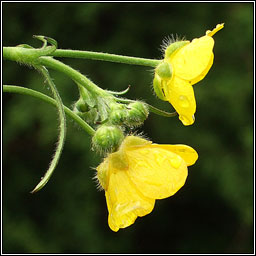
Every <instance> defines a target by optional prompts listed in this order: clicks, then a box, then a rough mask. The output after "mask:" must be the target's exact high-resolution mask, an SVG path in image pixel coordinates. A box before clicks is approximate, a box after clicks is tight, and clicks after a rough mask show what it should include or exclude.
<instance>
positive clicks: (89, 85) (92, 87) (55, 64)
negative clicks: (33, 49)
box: [38, 57, 109, 97]
mask: <svg viewBox="0 0 256 256" xmlns="http://www.w3.org/2000/svg"><path fill="white" fill-rule="evenodd" d="M38 63H39V64H40V65H43V66H46V67H49V68H52V69H54V70H57V71H60V72H63V73H65V74H66V75H67V76H69V77H70V78H71V79H72V80H74V81H75V82H76V83H78V84H81V85H82V86H84V87H85V88H86V89H87V90H88V91H90V92H91V93H92V94H96V95H99V96H103V97H104V96H109V94H108V93H107V92H105V91H104V90H103V89H101V88H99V87H98V86H97V85H96V84H94V83H93V82H92V81H91V80H89V79H88V78H87V77H86V76H84V75H82V74H81V73H80V72H78V71H76V70H75V69H73V68H71V67H70V66H68V65H66V64H64V63H62V62H61V61H58V60H55V59H53V58H52V57H40V58H38Z"/></svg>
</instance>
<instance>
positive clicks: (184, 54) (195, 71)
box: [153, 23, 224, 125]
mask: <svg viewBox="0 0 256 256" xmlns="http://www.w3.org/2000/svg"><path fill="white" fill-rule="evenodd" d="M223 27H224V23H222V24H218V25H217V26H216V28H214V29H213V30H212V31H210V30H208V31H206V35H205V36H202V37H200V38H195V39H193V40H192V42H189V41H178V42H175V43H172V44H170V45H169V46H168V47H167V48H166V50H165V56H164V60H163V62H162V63H161V64H160V65H159V66H158V67H157V68H156V72H155V77H154V81H153V84H154V89H155V92H156V94H157V96H158V97H159V98H160V99H162V100H166V101H169V102H170V103H171V104H172V105H173V107H174V108H175V110H176V111H177V113H178V114H179V119H180V120H181V121H182V123H183V124H184V125H191V124H193V123H194V120H195V118H194V113H195V112H196V101H195V96H194V90H193V87H192V85H193V84H195V83H198V82H199V81H201V80H202V79H203V78H204V77H205V76H206V74H207V73H208V71H209V70H210V68H211V66H212V64H213V46H214V40H213V38H212V36H213V35H214V34H215V33H216V32H218V31H219V30H220V29H222V28H223Z"/></svg>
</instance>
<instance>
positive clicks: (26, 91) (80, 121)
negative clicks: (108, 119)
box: [3, 85, 95, 136]
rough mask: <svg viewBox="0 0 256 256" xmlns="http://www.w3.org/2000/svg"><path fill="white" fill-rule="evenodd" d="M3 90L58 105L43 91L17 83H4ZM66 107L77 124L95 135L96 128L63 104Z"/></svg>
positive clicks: (67, 112) (68, 113)
mask: <svg viewBox="0 0 256 256" xmlns="http://www.w3.org/2000/svg"><path fill="white" fill-rule="evenodd" d="M3 92H10V93H19V94H23V95H29V96H32V97H34V98H37V99H40V100H42V101H44V102H46V103H49V104H51V105H53V106H56V105H57V103H56V101H55V100H54V99H53V98H51V97H49V96H47V95H45V94H43V93H41V92H37V91H35V90H32V89H28V88H25V87H21V86H15V85H4V86H3ZM63 107H64V111H65V113H66V114H67V115H68V116H69V117H70V118H72V119H73V120H74V121H75V122H76V123H77V124H79V125H80V126H81V128H82V129H83V130H84V131H85V132H87V133H88V134H89V135H91V136H93V135H94V133H95V130H94V129H93V128H92V127H91V126H90V125H88V124H87V123H86V122H85V121H84V120H83V119H82V118H81V117H79V116H78V115H76V114H75V113H74V112H73V111H72V110H70V109H69V108H68V107H66V106H63Z"/></svg>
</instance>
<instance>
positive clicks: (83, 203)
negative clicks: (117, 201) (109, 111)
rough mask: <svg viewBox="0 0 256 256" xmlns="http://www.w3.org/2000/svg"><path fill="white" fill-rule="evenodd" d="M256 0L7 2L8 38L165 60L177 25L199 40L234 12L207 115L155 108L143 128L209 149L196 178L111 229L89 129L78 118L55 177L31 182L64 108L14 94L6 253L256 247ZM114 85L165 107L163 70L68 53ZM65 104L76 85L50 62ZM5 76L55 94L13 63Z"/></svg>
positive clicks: (220, 40) (206, 97)
mask: <svg viewBox="0 0 256 256" xmlns="http://www.w3.org/2000/svg"><path fill="white" fill-rule="evenodd" d="M253 8H254V5H253V3H182V2H181V3H171V2H170V3H28V2H27V3H8V2H6V3H3V4H2V12H3V33H2V35H3V46H15V45H18V44H21V43H26V44H30V45H33V46H34V47H40V46H41V43H40V42H39V41H37V40H35V39H33V38H32V35H46V36H50V37H52V38H55V39H56V40H57V41H58V44H59V48H63V49H77V50H91V51H98V52H108V53H116V54H122V55H128V56H137V57H144V58H156V59H160V58H161V57H162V56H161V51H160V50H159V49H160V45H161V44H162V40H163V39H164V38H166V37H167V36H170V35H171V34H174V35H176V34H177V35H179V36H180V37H183V36H185V37H186V39H188V40H191V39H193V38H195V37H200V36H202V35H204V34H205V31H206V30H208V29H213V28H214V27H215V26H216V24H218V23H222V22H225V27H224V29H223V30H221V31H220V32H218V33H217V34H216V35H215V36H214V39H215V47H214V53H215V60H214V64H213V66H212V68H211V70H210V72H209V73H208V75H207V76H206V78H205V79H204V80H202V81H201V82H200V83H198V84H196V85H195V86H194V89H195V95H196V100H197V112H196V122H195V123H194V124H193V125H192V126H189V127H185V126H183V125H182V124H181V122H180V121H179V120H178V118H177V117H175V118H164V117H161V116H157V115H155V114H151V115H150V116H149V118H148V119H147V120H146V122H145V124H144V126H143V127H141V128H140V129H138V132H142V131H143V132H144V134H145V135H146V136H147V137H149V138H151V140H152V141H154V142H155V143H169V144H175V143H179V144H187V145H190V146H192V147H194V148H195V149H196V150H197V152H198V153H199V159H198V161H197V163H196V164H195V165H194V166H191V167H190V168H189V176H188V179H187V181H186V184H185V186H184V187H183V188H182V189H181V190H180V191H179V192H178V193H177V194H175V195H174V196H173V197H170V198H168V199H164V200H158V201H157V202H156V205H155V209H154V210H153V212H152V213H151V214H149V215H147V216H145V217H143V218H138V219H137V220H136V222H135V224H133V225H132V226H130V227H129V228H126V229H121V230H120V231H118V232H117V233H115V232H112V231H111V230H110V229H109V227H108V224H107V216H108V212H107V207H106V202H105V196H104V193H103V192H102V191H101V192H100V191H98V190H97V189H96V184H95V182H94V181H93V180H92V177H93V176H94V170H93V168H94V167H96V166H97V165H98V164H99V163H100V162H101V158H100V156H98V155H97V154H96V153H95V152H92V151H91V147H90V145H91V144H90V143H91V140H90V137H89V135H87V134H86V133H85V132H84V131H82V130H81V129H80V128H79V127H78V126H77V125H76V124H74V122H72V121H71V120H70V119H68V132H67V138H66V143H65V148H64V151H63V154H62V157H61V159H60V162H59V164H58V166H57V169H56V170H55V173H54V175H53V176H52V178H51V180H50V181H49V182H48V184H47V185H46V187H45V188H44V189H43V190H42V191H40V192H38V193H37V194H33V195H32V194H30V193H29V192H30V191H31V190H32V189H33V188H34V186H35V185H36V184H37V182H38V181H39V179H40V177H41V176H42V175H43V174H44V172H45V170H46V169H47V167H48V165H49V162H50V160H51V156H52V154H53V152H54V149H55V143H56V140H57V136H58V118H57V114H56V110H55V109H54V107H52V106H50V105H47V104H46V103H44V102H41V101H39V100H37V99H34V98H31V97H29V96H23V95H13V94H9V93H3V157H2V159H3V165H2V167H3V168H2V170H3V174H2V177H3V183H2V224H3V226H2V234H3V238H2V251H3V252H4V253H26V254H27V253H252V252H253V251H254V243H253V234H254V229H253V220H254V218H253V216H254V215H253V209H254V208H253V191H254V190H253V184H254V183H253V177H254V175H253V102H254V97H253ZM61 60H62V61H63V62H64V63H66V64H69V65H71V66H72V67H74V68H76V69H78V70H79V71H81V72H82V73H83V74H85V75H87V76H88V77H89V78H90V79H92V80H93V81H94V82H95V83H96V84H97V85H99V86H100V87H102V88H104V89H109V90H117V91H121V90H124V89H125V88H127V86H128V85H131V89H130V91H129V92H128V93H127V95H126V96H127V97H128V98H131V99H140V100H145V101H146V102H147V103H149V104H152V105H154V106H156V107H159V108H162V109H164V110H166V111H173V109H172V107H171V106H170V104H168V103H166V102H162V101H160V100H159V99H157V98H156V96H154V94H153V92H152V69H150V68H148V67H142V66H132V65H126V64H117V63H109V62H100V61H94V60H78V59H61ZM51 75H52V77H53V78H54V81H55V83H56V85H57V87H58V89H59V92H60V94H61V96H62V98H63V101H64V103H65V105H67V106H71V105H72V104H73V103H74V102H75V101H76V100H77V98H78V91H77V88H76V86H75V84H74V83H73V82H72V81H71V80H70V79H69V78H67V77H66V76H64V75H62V74H61V73H58V72H53V71H51ZM3 82H4V84H10V85H20V86H25V87H28V88H32V89H36V90H38V91H41V92H43V93H46V94H48V95H50V91H49V89H48V88H47V86H46V85H45V84H44V83H43V81H42V78H41V77H40V75H39V74H38V73H37V72H36V71H34V70H32V69H29V68H28V67H26V66H21V65H18V64H17V63H14V62H10V61H3Z"/></svg>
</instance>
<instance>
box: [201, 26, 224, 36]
mask: <svg viewBox="0 0 256 256" xmlns="http://www.w3.org/2000/svg"><path fill="white" fill-rule="evenodd" d="M222 28H224V23H221V24H218V25H217V26H216V28H214V29H213V30H212V31H211V30H207V31H206V33H205V34H206V35H207V36H213V35H214V34H215V33H217V32H218V31H219V30H221V29H222Z"/></svg>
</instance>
